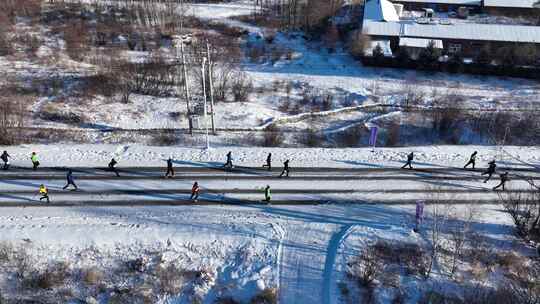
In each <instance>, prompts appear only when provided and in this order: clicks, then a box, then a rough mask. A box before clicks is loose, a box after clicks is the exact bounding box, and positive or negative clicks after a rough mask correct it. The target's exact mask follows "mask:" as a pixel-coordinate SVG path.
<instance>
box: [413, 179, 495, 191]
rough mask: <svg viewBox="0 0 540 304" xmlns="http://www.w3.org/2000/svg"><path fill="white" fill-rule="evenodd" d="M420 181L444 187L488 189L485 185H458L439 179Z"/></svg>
mask: <svg viewBox="0 0 540 304" xmlns="http://www.w3.org/2000/svg"><path fill="white" fill-rule="evenodd" d="M421 182H423V183H426V184H430V185H434V186H441V187H442V186H446V187H457V188H463V189H468V190H483V191H489V190H490V189H488V188H485V187H478V186H469V185H460V184H456V183H450V182H441V181H435V180H426V179H424V180H421Z"/></svg>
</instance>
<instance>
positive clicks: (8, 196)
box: [0, 192, 38, 202]
mask: <svg viewBox="0 0 540 304" xmlns="http://www.w3.org/2000/svg"><path fill="white" fill-rule="evenodd" d="M36 197H37V192H36ZM2 198H3V199H12V200H18V201H20V200H23V201H27V202H36V201H38V200H34V199H31V198H28V197H23V196H18V195H11V194H3V193H0V199H2Z"/></svg>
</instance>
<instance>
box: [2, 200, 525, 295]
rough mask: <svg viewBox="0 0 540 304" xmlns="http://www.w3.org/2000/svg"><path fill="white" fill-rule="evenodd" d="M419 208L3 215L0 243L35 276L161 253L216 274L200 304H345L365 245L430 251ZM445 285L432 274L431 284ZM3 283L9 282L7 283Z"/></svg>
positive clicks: (507, 233)
mask: <svg viewBox="0 0 540 304" xmlns="http://www.w3.org/2000/svg"><path fill="white" fill-rule="evenodd" d="M476 207H477V209H478V211H480V212H479V217H478V218H477V219H475V222H474V226H475V230H476V231H477V232H478V233H481V234H482V235H484V236H486V237H489V238H490V239H491V240H492V242H494V243H495V244H496V246H497V247H498V248H499V250H502V249H505V248H509V247H510V246H511V245H512V243H513V242H514V237H512V232H511V231H512V229H511V228H510V225H511V221H510V219H509V217H508V216H507V215H506V214H504V213H503V212H501V211H500V207H499V206H485V205H482V206H476ZM413 208H414V207H411V206H393V207H390V206H382V205H379V206H378V205H363V206H362V205H357V206H352V205H349V206H340V205H324V206H297V207H294V206H288V207H269V206H243V207H231V206H228V207H219V206H216V207H208V206H206V207H205V206H194V207H186V206H182V207H163V206H162V207H156V206H154V207H146V208H141V207H139V208H116V207H114V208H113V207H108V208H107V207H104V208H96V207H81V208H23V209H21V208H2V215H1V216H0V222H1V225H0V240H1V241H9V242H12V243H13V244H17V245H20V246H24V247H25V248H27V251H28V253H29V254H30V255H31V256H32V258H33V259H35V263H36V265H38V266H37V267H43V265H46V264H47V263H48V262H50V261H55V260H57V261H61V260H65V261H69V262H70V263H71V266H70V267H72V268H80V267H90V266H93V267H105V268H106V267H107V266H108V265H110V264H111V263H114V261H117V260H118V259H120V260H122V261H127V260H130V259H135V258H140V257H142V256H147V257H150V258H151V257H152V255H153V254H155V253H160V254H162V255H163V259H164V262H163V263H174V264H175V265H176V266H178V267H180V268H182V269H189V270H201V269H204V270H205V271H207V272H208V273H212V276H213V279H212V281H211V282H210V283H208V284H207V285H205V286H204V288H201V289H197V290H196V292H195V294H197V295H200V296H201V297H202V298H203V299H204V301H203V302H202V303H213V300H214V299H215V298H216V297H218V296H228V295H233V297H234V298H235V299H236V300H239V301H247V300H249V298H250V297H252V296H253V295H255V294H256V293H257V292H258V291H260V290H261V289H264V288H266V287H270V288H278V289H279V299H280V303H287V304H289V303H299V304H300V303H348V302H347V301H345V300H344V299H343V295H342V294H341V292H340V290H339V288H338V283H339V282H344V281H346V271H345V269H346V265H347V261H349V259H350V258H351V257H352V256H354V255H356V254H357V253H358V252H359V251H360V250H361V249H362V248H363V247H365V246H366V244H369V243H371V242H373V241H375V240H378V239H386V240H394V241H396V242H401V241H403V242H412V243H420V244H421V243H423V242H426V240H425V238H427V235H424V234H423V233H421V234H416V233H414V232H412V227H413V222H414V218H413V216H414V210H413ZM459 208H460V209H459ZM426 212H427V211H426ZM454 212H457V214H458V215H460V216H465V214H466V209H465V207H458V209H454ZM58 236H61V237H58ZM529 253H530V252H529ZM0 267H1V266H0ZM446 280H447V279H445V277H444V275H440V276H439V275H438V274H436V275H435V276H434V279H433V281H430V282H431V283H434V282H437V281H440V282H442V283H443V284H444V282H445V281H446ZM0 282H3V283H2V284H9V283H8V282H12V280H9V278H8V277H5V276H4V277H2V278H1V280H0ZM431 283H430V284H431ZM4 286H5V285H4ZM11 287H12V288H8V289H6V288H5V287H4V288H2V290H3V295H4V297H7V296H9V295H10V294H11V293H15V294H16V290H17V289H16V288H15V286H11ZM426 287H427V286H422V284H421V285H417V284H415V282H413V281H410V282H407V283H405V284H404V286H403V288H405V289H406V290H407V292H408V294H410V295H411V296H412V298H411V299H410V302H409V303H415V301H416V300H417V297H418V295H419V294H420V293H421V292H422V291H424V290H425V289H426ZM72 288H74V290H73V291H72V292H73V293H74V297H75V298H80V299H85V298H88V297H90V296H92V297H94V296H95V297H96V298H97V299H99V300H100V303H106V302H101V301H105V300H106V298H107V296H106V295H105V294H98V295H97V296H96V295H95V294H92V292H91V291H88V290H87V289H84V288H81V289H78V287H77V286H72ZM4 290H9V292H5V291H4ZM12 295H13V294H12ZM187 296H188V295H187V294H186V293H183V294H182V295H177V296H170V297H164V298H162V299H161V300H160V301H159V303H191V302H186V301H187V299H188V298H187ZM383 298H384V297H383ZM342 300H343V302H342Z"/></svg>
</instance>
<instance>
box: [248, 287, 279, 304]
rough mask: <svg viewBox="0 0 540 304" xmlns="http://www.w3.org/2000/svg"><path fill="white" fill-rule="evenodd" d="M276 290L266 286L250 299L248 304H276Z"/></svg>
mask: <svg viewBox="0 0 540 304" xmlns="http://www.w3.org/2000/svg"><path fill="white" fill-rule="evenodd" d="M277 302H278V297H277V290H275V289H273V288H266V289H265V290H263V291H261V292H260V293H259V294H258V295H256V296H255V297H253V299H251V301H250V304H277Z"/></svg>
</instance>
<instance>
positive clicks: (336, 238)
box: [322, 224, 355, 304]
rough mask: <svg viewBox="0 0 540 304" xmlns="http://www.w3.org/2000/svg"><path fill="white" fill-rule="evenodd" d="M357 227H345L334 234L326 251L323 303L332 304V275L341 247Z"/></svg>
mask: <svg viewBox="0 0 540 304" xmlns="http://www.w3.org/2000/svg"><path fill="white" fill-rule="evenodd" d="M354 226H355V225H352V224H351V225H345V226H342V227H341V229H340V230H339V231H338V232H337V233H334V235H333V236H332V238H331V239H330V242H329V243H328V249H327V251H326V261H325V264H324V273H323V280H324V281H323V299H322V303H324V304H331V303H333V301H332V274H333V272H334V265H335V262H336V257H337V253H338V250H339V247H341V244H342V243H343V241H345V240H346V239H347V237H348V236H349V235H350V234H351V233H352V231H353V228H354Z"/></svg>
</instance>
